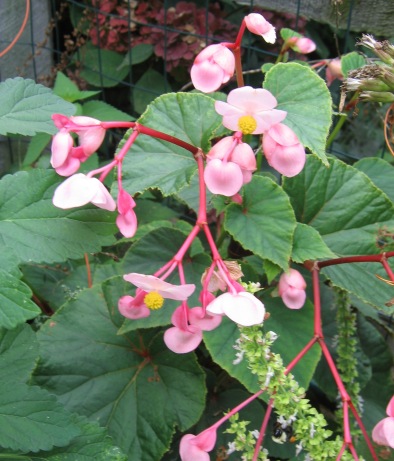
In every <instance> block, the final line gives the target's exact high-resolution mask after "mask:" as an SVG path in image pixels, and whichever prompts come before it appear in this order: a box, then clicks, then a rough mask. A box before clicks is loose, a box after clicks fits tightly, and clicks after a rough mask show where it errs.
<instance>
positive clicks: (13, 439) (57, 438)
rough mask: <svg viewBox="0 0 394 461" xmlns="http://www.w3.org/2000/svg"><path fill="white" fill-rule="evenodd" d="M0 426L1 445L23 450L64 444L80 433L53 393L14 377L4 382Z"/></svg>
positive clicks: (1, 387)
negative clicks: (15, 380)
mask: <svg viewBox="0 0 394 461" xmlns="http://www.w3.org/2000/svg"><path fill="white" fill-rule="evenodd" d="M0 427H1V432H0V445H1V446H2V447H3V448H10V449H11V450H20V451H38V450H50V449H51V448H52V447H54V446H64V445H67V444H68V443H69V442H70V440H71V439H73V438H74V437H75V436H76V435H78V433H79V430H78V428H77V427H76V426H75V425H74V424H73V422H72V419H71V416H70V415H69V413H68V412H66V411H65V410H64V408H63V407H62V406H61V405H60V404H58V403H57V402H56V398H55V397H54V396H53V395H50V394H49V393H48V392H46V391H45V390H43V389H40V388H39V387H36V386H27V385H26V384H23V383H15V382H13V380H12V379H11V380H3V381H1V382H0Z"/></svg>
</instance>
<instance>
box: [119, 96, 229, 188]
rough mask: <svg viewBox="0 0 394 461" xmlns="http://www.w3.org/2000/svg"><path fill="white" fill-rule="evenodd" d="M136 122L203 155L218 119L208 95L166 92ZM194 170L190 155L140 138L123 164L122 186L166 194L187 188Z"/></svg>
mask: <svg viewBox="0 0 394 461" xmlns="http://www.w3.org/2000/svg"><path fill="white" fill-rule="evenodd" d="M138 121H139V123H141V124H142V125H146V126H148V127H150V128H154V129H156V130H159V131H162V132H164V133H166V134H169V135H171V136H175V137H177V138H179V139H181V140H182V141H185V142H187V143H189V144H192V145H193V146H196V147H201V148H202V149H203V151H205V152H207V151H208V150H209V148H210V139H211V137H212V136H213V132H214V131H215V130H216V129H217V128H218V127H219V126H220V124H221V117H220V116H219V115H218V114H217V113H216V112H215V109H214V100H213V99H212V98H210V97H208V96H205V95H202V94H199V93H193V94H189V93H177V94H175V93H170V94H165V95H163V96H160V97H159V98H157V99H155V101H153V103H152V104H150V105H149V107H148V109H147V110H146V111H145V112H144V114H143V115H142V117H141V118H140V119H139V120H138ZM129 134H130V133H128V134H127V135H126V138H127V136H129ZM123 143H124V141H122V143H121V145H123ZM121 145H120V146H121ZM195 170H196V162H195V160H194V159H193V156H192V154H191V153H190V152H188V151H186V150H185V149H183V148H181V147H178V146H176V145H174V144H171V143H169V142H167V141H163V140H160V139H156V138H152V137H150V136H144V135H140V136H139V137H138V138H137V140H136V142H135V143H134V144H133V146H132V147H131V149H130V152H129V153H128V155H127V156H126V159H125V161H124V162H123V168H122V173H123V183H124V186H125V188H127V190H128V191H129V192H131V193H134V192H137V191H139V192H142V191H143V190H145V189H147V188H149V187H151V188H158V189H160V190H161V191H162V192H163V194H164V195H170V194H174V193H176V192H178V191H180V190H181V189H182V188H184V187H185V186H187V185H188V184H189V182H190V178H191V176H192V174H193V173H194V171H195Z"/></svg>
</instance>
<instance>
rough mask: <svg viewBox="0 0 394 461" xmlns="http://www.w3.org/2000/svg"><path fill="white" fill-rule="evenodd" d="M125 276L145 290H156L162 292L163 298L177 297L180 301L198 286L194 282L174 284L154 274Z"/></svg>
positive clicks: (128, 280)
mask: <svg viewBox="0 0 394 461" xmlns="http://www.w3.org/2000/svg"><path fill="white" fill-rule="evenodd" d="M123 278H124V280H126V281H127V282H130V283H132V284H133V285H135V286H136V287H138V288H141V289H142V290H144V291H147V292H150V291H156V292H157V293H159V294H161V295H162V296H163V298H168V299H175V300H178V301H185V300H186V299H187V298H188V297H189V296H190V295H191V294H192V293H193V292H194V290H195V288H196V286H195V285H193V284H185V285H172V284H171V283H168V282H165V281H164V280H161V279H159V278H158V277H155V276H154V275H145V274H138V273H136V272H131V273H130V274H126V275H124V276H123Z"/></svg>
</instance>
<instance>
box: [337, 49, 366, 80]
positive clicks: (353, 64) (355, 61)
mask: <svg viewBox="0 0 394 461" xmlns="http://www.w3.org/2000/svg"><path fill="white" fill-rule="evenodd" d="M366 63H367V62H366V60H365V58H364V56H362V55H361V54H360V53H357V52H356V51H352V52H351V53H347V54H344V55H343V56H341V69H342V74H343V75H344V77H345V78H346V77H347V74H348V73H349V71H351V70H354V69H358V68H360V67H363V66H365V64H366Z"/></svg>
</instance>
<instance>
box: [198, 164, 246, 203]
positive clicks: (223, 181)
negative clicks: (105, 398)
mask: <svg viewBox="0 0 394 461" xmlns="http://www.w3.org/2000/svg"><path fill="white" fill-rule="evenodd" d="M204 181H205V184H206V185H207V187H208V189H209V190H210V191H211V192H212V194H220V195H225V196H226V197H231V196H232V195H235V194H236V193H237V192H238V191H239V190H240V189H241V187H242V184H243V175H242V170H241V168H240V166H239V165H237V164H236V163H233V162H225V161H223V160H220V159H218V158H215V159H214V160H211V161H210V162H209V163H208V164H207V165H206V167H205V171H204Z"/></svg>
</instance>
